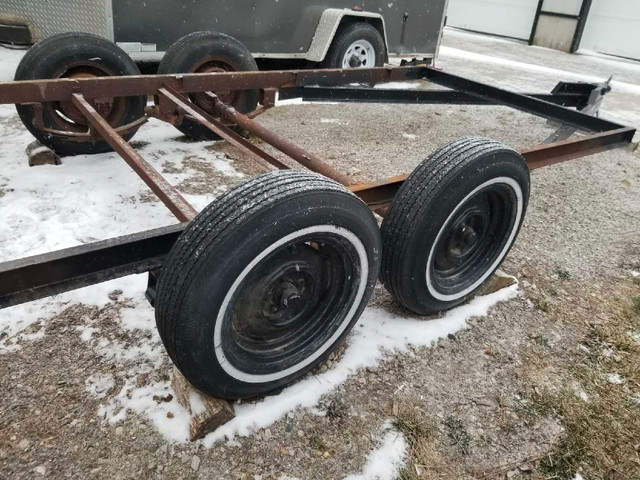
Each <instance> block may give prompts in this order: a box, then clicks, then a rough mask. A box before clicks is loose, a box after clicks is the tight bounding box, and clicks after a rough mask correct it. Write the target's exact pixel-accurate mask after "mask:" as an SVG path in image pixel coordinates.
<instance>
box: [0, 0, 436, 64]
mask: <svg viewBox="0 0 640 480" xmlns="http://www.w3.org/2000/svg"><path fill="white" fill-rule="evenodd" d="M446 7H447V0H427V1H425V0H363V1H360V2H351V1H345V0H319V1H311V2H307V1H300V0H189V1H176V0H156V1H148V2H143V1H139V0H47V1H46V2H43V1H41V0H0V41H5V42H12V43H33V42H35V41H39V40H42V39H44V38H47V37H49V36H51V35H54V34H58V33H64V32H67V31H82V32H88V33H93V34H95V35H99V36H101V37H104V38H106V39H108V40H111V41H114V42H116V43H117V44H118V45H120V46H121V47H122V48H123V49H124V50H126V51H127V52H128V53H130V54H131V55H133V56H134V58H136V57H137V58H136V59H138V58H140V59H150V58H151V59H153V58H154V57H155V58H158V57H160V56H161V54H160V55H153V52H160V53H161V52H165V51H166V50H167V49H168V48H169V46H170V45H172V44H173V43H174V42H176V41H177V40H178V39H179V38H181V37H183V36H184V35H187V34H189V33H191V32H194V31H201V30H215V31H218V32H221V33H226V34H228V35H231V36H233V37H235V38H237V39H238V40H239V41H241V42H242V43H243V44H244V45H246V46H247V48H248V49H249V51H251V53H252V55H253V57H254V58H275V59H294V60H306V61H309V62H313V63H316V64H319V63H322V64H323V66H324V67H327V68H347V67H356V66H362V67H380V66H382V65H383V62H385V61H386V60H387V59H388V57H389V56H403V57H412V58H420V59H433V58H435V56H436V55H437V52H438V48H439V45H440V39H441V35H442V27H443V23H444V17H445V12H446Z"/></svg>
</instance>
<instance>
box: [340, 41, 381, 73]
mask: <svg viewBox="0 0 640 480" xmlns="http://www.w3.org/2000/svg"><path fill="white" fill-rule="evenodd" d="M375 66H376V52H375V49H374V48H373V45H372V44H371V43H370V42H368V41H367V40H364V39H360V40H357V41H355V42H353V43H352V44H351V45H349V48H347V51H346V52H345V54H344V58H343V60H342V68H368V67H375Z"/></svg>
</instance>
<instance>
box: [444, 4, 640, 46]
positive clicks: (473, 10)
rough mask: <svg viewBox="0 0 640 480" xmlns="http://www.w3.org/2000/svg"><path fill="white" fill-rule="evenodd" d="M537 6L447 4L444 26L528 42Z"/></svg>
mask: <svg viewBox="0 0 640 480" xmlns="http://www.w3.org/2000/svg"><path fill="white" fill-rule="evenodd" d="M634 1H635V0H634ZM537 6H538V0H449V10H448V13H447V25H451V26H452V27H459V28H465V29H467V30H475V31H477V32H485V33H492V34H494V35H504V36H505V37H513V38H520V39H522V40H529V36H530V35H531V28H532V27H533V20H534V18H535V16H536V8H537Z"/></svg>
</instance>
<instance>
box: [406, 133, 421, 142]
mask: <svg viewBox="0 0 640 480" xmlns="http://www.w3.org/2000/svg"><path fill="white" fill-rule="evenodd" d="M402 137H403V138H406V139H409V140H415V139H416V138H418V137H417V136H416V135H414V134H413V133H403V134H402Z"/></svg>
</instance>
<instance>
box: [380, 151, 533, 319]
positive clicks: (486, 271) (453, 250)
mask: <svg viewBox="0 0 640 480" xmlns="http://www.w3.org/2000/svg"><path fill="white" fill-rule="evenodd" d="M528 200H529V169H528V167H527V164H526V162H525V160H524V159H523V158H522V156H520V154H519V153H518V152H516V151H515V150H512V149H511V148H509V147H507V146H505V145H503V144H501V143H498V142H495V141H493V140H487V139H482V138H465V139H462V140H458V141H457V142H453V143H451V144H449V145H447V146H445V147H443V148H441V149H440V150H438V151H437V152H435V153H434V154H433V155H431V156H429V157H428V158H427V159H426V160H424V161H423V162H422V163H421V164H420V165H419V166H418V167H417V168H416V169H415V170H414V171H413V172H412V173H411V175H410V176H409V178H408V179H407V180H406V181H405V182H404V184H403V185H402V187H400V190H399V191H398V194H397V195H396V198H395V199H394V201H393V203H392V204H391V207H390V209H389V211H388V213H387V215H386V216H385V219H384V221H383V223H382V229H381V232H382V241H383V248H382V268H381V271H380V279H381V281H382V283H383V284H384V286H385V287H386V289H387V290H388V291H389V292H390V293H391V294H392V295H393V296H394V297H395V299H396V300H397V301H398V302H399V303H400V304H401V305H403V306H404V307H406V308H408V309H409V310H411V311H413V312H415V313H417V314H420V315H426V314H430V313H435V312H438V311H441V310H446V309H449V308H452V307H455V306H456V305H459V304H461V303H463V302H464V301H466V300H467V299H469V298H470V297H471V296H473V294H474V293H475V291H476V290H477V289H478V288H480V286H481V285H482V283H483V282H484V281H485V280H487V279H488V278H489V276H490V275H491V274H492V273H493V272H494V271H495V270H496V269H497V268H498V267H499V265H500V263H501V262H502V260H503V259H504V257H505V256H506V255H507V253H508V252H509V250H510V249H511V247H512V245H513V243H514V242H515V240H516V237H517V235H518V232H519V231H520V227H521V226H522V222H523V221H524V217H525V213H526V209H527V204H528Z"/></svg>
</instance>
